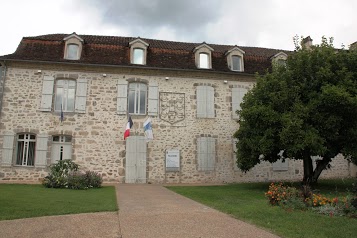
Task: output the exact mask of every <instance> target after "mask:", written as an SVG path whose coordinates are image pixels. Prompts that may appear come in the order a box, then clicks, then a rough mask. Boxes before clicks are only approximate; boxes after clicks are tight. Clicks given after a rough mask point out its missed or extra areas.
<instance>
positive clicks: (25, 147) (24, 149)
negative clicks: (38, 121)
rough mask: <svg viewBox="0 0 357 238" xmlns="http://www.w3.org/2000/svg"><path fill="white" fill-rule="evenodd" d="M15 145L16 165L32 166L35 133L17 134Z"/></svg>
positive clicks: (33, 163) (33, 162)
mask: <svg viewBox="0 0 357 238" xmlns="http://www.w3.org/2000/svg"><path fill="white" fill-rule="evenodd" d="M16 146H17V147H16V165H21V166H34V165H35V148H36V135H33V134H18V135H17V145H16Z"/></svg>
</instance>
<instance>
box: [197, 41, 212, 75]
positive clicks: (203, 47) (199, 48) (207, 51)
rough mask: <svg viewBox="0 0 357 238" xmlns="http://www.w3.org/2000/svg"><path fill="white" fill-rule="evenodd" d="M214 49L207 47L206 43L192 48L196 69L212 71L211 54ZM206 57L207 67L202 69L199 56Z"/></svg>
mask: <svg viewBox="0 0 357 238" xmlns="http://www.w3.org/2000/svg"><path fill="white" fill-rule="evenodd" d="M213 51H214V49H213V48H212V47H210V46H209V45H207V44H206V43H202V44H201V45H199V46H197V47H195V48H194V50H193V52H194V54H195V64H196V67H197V68H198V69H212V52H213ZM202 54H206V55H207V67H202V66H203V65H202V64H201V63H202V62H201V61H202V60H201V55H202Z"/></svg>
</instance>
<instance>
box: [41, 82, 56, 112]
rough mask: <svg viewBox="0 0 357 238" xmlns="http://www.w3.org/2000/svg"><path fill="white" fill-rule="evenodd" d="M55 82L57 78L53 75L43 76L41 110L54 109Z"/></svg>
mask: <svg viewBox="0 0 357 238" xmlns="http://www.w3.org/2000/svg"><path fill="white" fill-rule="evenodd" d="M54 82H55V78H54V77H52V76H44V77H43V83H42V98H41V105H40V111H45V112H50V111H51V110H52V96H53V86H54Z"/></svg>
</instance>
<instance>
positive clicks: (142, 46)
mask: <svg viewBox="0 0 357 238" xmlns="http://www.w3.org/2000/svg"><path fill="white" fill-rule="evenodd" d="M129 46H130V63H132V64H139V65H146V56H147V48H148V47H149V44H148V43H146V42H145V41H143V40H142V39H140V38H137V39H135V40H133V41H131V42H129Z"/></svg>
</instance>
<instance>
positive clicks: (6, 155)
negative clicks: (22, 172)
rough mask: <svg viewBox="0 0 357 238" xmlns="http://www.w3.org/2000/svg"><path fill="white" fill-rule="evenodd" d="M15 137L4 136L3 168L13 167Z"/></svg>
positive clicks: (9, 134)
mask: <svg viewBox="0 0 357 238" xmlns="http://www.w3.org/2000/svg"><path fill="white" fill-rule="evenodd" d="M14 139H15V135H14V134H12V133H7V134H5V135H3V144H2V149H3V150H2V160H1V166H4V167H10V166H11V165H12V155H13V151H14Z"/></svg>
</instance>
